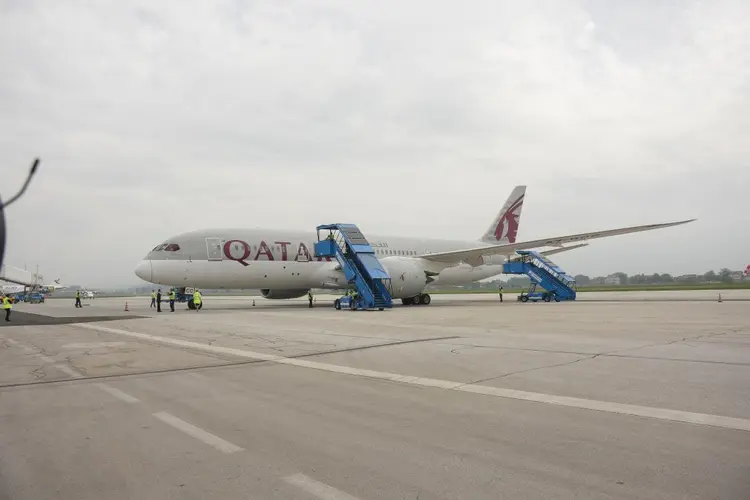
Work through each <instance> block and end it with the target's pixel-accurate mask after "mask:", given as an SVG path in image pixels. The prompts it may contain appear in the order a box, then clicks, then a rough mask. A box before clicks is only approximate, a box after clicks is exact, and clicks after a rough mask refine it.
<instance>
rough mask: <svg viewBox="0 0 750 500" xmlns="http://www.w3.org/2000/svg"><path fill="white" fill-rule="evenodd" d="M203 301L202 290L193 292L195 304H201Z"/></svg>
mask: <svg viewBox="0 0 750 500" xmlns="http://www.w3.org/2000/svg"><path fill="white" fill-rule="evenodd" d="M201 302H203V299H202V298H201V293H200V292H195V293H193V304H200V303H201Z"/></svg>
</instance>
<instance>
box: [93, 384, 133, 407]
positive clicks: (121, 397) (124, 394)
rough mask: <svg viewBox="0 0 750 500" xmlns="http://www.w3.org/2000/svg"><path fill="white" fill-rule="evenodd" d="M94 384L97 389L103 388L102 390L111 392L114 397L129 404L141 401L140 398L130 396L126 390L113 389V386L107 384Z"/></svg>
mask: <svg viewBox="0 0 750 500" xmlns="http://www.w3.org/2000/svg"><path fill="white" fill-rule="evenodd" d="M94 385H96V386H97V387H98V388H99V389H101V390H103V391H104V392H107V393H109V394H111V395H112V396H114V397H116V398H117V399H119V400H120V401H124V402H126V403H130V404H133V403H140V402H141V400H140V399H138V398H136V397H133V396H131V395H130V394H128V393H127V392H123V391H121V390H120V389H115V388H114V387H111V386H109V385H107V384H94Z"/></svg>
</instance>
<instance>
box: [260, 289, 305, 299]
mask: <svg viewBox="0 0 750 500" xmlns="http://www.w3.org/2000/svg"><path fill="white" fill-rule="evenodd" d="M309 291H310V289H309V288H306V289H300V288H293V289H291V290H271V289H269V288H264V289H262V290H261V291H260V294H261V295H262V296H263V298H264V299H296V298H298V297H302V296H303V295H305V294H307V292H309Z"/></svg>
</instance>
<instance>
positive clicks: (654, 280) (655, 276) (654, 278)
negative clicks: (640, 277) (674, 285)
mask: <svg viewBox="0 0 750 500" xmlns="http://www.w3.org/2000/svg"><path fill="white" fill-rule="evenodd" d="M651 283H654V284H656V283H661V274H659V273H654V274H652V275H651Z"/></svg>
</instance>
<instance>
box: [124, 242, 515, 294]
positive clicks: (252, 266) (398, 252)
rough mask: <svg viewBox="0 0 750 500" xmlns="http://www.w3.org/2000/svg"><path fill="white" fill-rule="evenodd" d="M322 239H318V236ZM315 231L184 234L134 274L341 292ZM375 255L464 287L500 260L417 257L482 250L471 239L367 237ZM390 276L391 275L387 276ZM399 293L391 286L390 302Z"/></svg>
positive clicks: (189, 283)
mask: <svg viewBox="0 0 750 500" xmlns="http://www.w3.org/2000/svg"><path fill="white" fill-rule="evenodd" d="M323 236H325V235H322V237H323ZM316 241H317V235H316V234H315V233H301V232H300V233H295V232H284V231H270V230H269V231H266V230H250V229H218V230H202V231H195V232H192V233H185V234H183V235H179V236H176V237H174V238H170V239H168V240H166V241H165V242H164V243H163V244H162V245H159V246H157V247H156V248H154V250H152V251H151V252H150V253H149V254H148V255H147V256H146V258H145V259H144V260H143V261H142V262H141V263H140V264H139V265H138V267H137V269H136V274H137V275H138V276H139V277H140V278H142V279H144V280H145V281H149V282H151V283H156V284H161V285H167V286H177V287H183V286H184V287H198V288H211V289H272V290H274V289H275V290H301V289H309V288H345V287H346V286H347V285H346V280H345V279H344V277H343V273H341V271H340V270H337V269H336V268H337V263H336V262H335V261H333V262H331V261H326V260H325V259H322V258H315V257H314V245H315V242H316ZM368 241H369V242H370V245H371V246H372V247H373V250H374V251H375V254H376V256H377V257H378V258H379V259H380V260H381V261H383V262H384V264H385V263H386V262H387V261H388V260H389V259H398V258H402V259H414V260H415V261H419V262H420V265H421V266H423V267H424V268H425V269H429V270H431V271H433V272H437V273H439V274H437V275H436V276H435V277H434V279H435V281H436V282H439V283H441V284H465V283H470V282H473V281H477V280H481V279H485V278H488V277H491V276H495V275H497V274H500V273H502V271H503V268H502V264H503V262H505V257H504V256H500V255H497V256H493V257H492V258H490V259H488V260H487V261H486V264H485V265H481V266H477V267H472V266H470V265H468V264H463V265H461V264H459V265H451V266H450V267H446V266H445V265H442V264H435V263H430V262H427V261H426V260H424V259H419V258H418V256H419V255H424V254H429V253H433V252H444V251H450V250H458V249H462V248H472V247H474V248H476V247H480V246H485V245H486V244H484V243H478V242H475V241H468V242H467V241H447V240H428V239H414V238H403V237H380V236H371V237H368ZM392 278H394V280H395V277H393V276H392ZM411 295H413V294H412V293H411V292H410V291H406V292H405V293H403V294H400V293H399V291H398V289H397V288H395V287H394V294H393V296H394V298H403V297H407V296H411Z"/></svg>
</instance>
